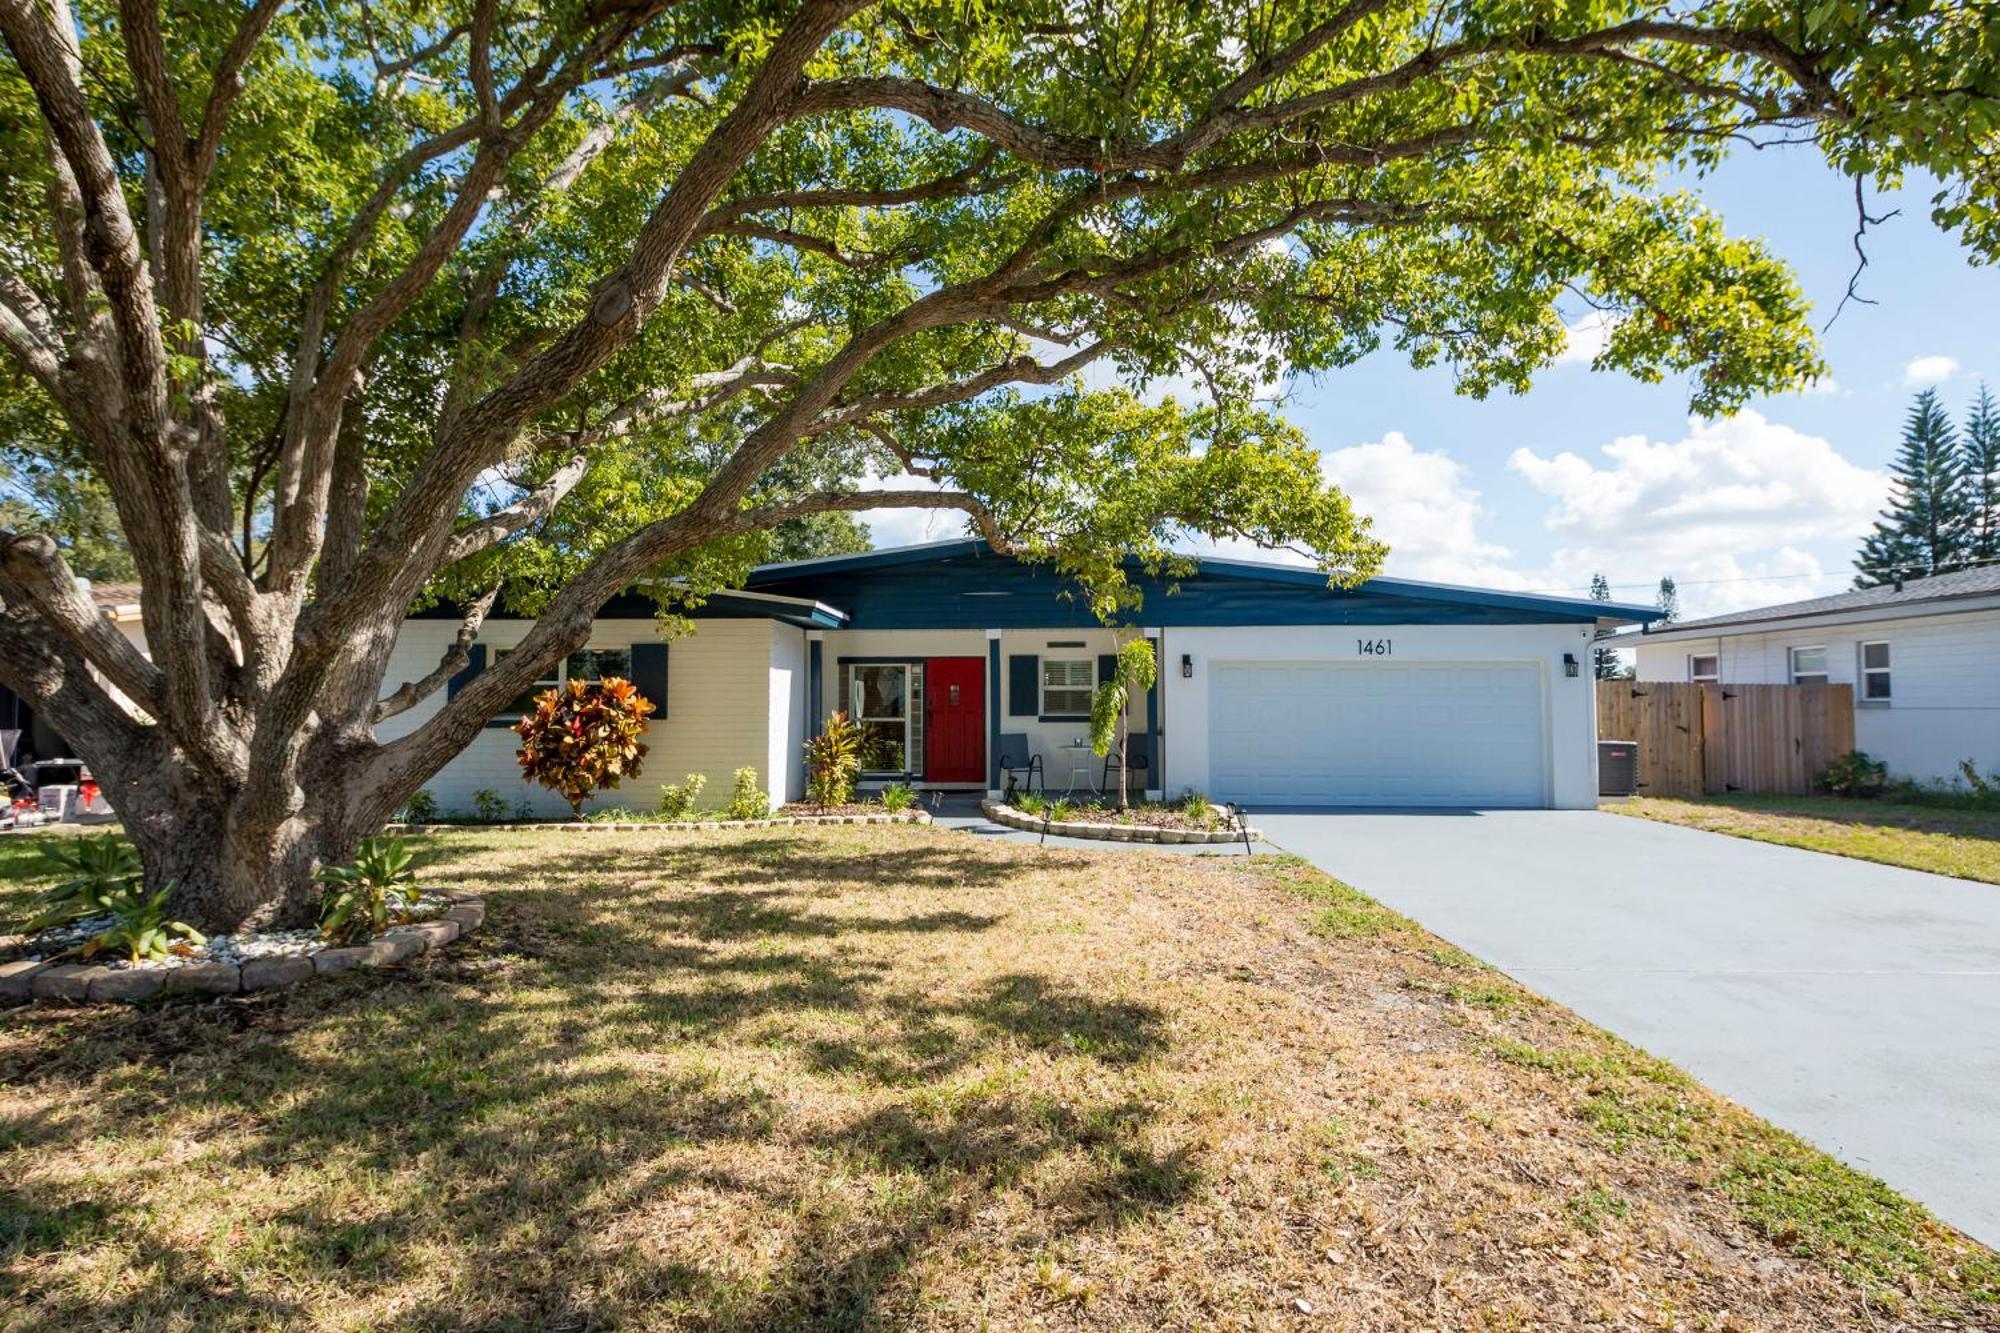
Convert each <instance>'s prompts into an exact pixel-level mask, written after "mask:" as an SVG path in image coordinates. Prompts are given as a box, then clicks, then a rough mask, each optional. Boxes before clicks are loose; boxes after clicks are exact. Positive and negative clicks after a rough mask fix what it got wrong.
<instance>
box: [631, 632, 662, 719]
mask: <svg viewBox="0 0 2000 1333" xmlns="http://www.w3.org/2000/svg"><path fill="white" fill-rule="evenodd" d="M632 683H633V684H634V685H637V686H638V687H639V693H641V694H643V695H645V696H646V697H647V698H648V699H650V700H652V702H653V716H654V717H656V718H664V717H665V716H666V715H667V645H665V644H664V643H635V644H633V645H632Z"/></svg>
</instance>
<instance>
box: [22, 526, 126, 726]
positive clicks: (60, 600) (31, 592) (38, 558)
mask: <svg viewBox="0 0 2000 1333" xmlns="http://www.w3.org/2000/svg"><path fill="white" fill-rule="evenodd" d="M0 579H4V582H5V587H4V588H0V594H4V595H5V596H6V598H7V601H8V602H9V603H10V604H13V603H18V602H26V603H27V604H28V605H30V606H32V607H34V609H35V611H36V613H37V614H38V615H39V616H40V617H41V618H42V620H44V621H45V622H47V625H48V627H49V628H50V629H52V630H54V631H56V632H58V633H60V634H61V635H62V636H63V637H64V638H66V639H68V640H69V641H70V642H71V643H73V644H75V645H76V647H77V648H78V649H79V650H80V651H81V652H82V653H83V656H84V658H85V659H86V660H87V661H88V662H89V663H90V664H91V665H92V666H94V667H96V668H97V669H98V670H99V671H101V672H103V673H104V675H105V678H106V679H108V680H109V681H110V682H111V683H112V684H113V685H115V686H117V687H118V688H119V689H120V690H123V691H124V692H125V695H126V697H127V698H129V699H131V700H132V701H133V702H134V703H136V704H137V705H138V706H139V707H141V708H143V709H145V710H146V711H147V712H149V713H151V714H153V715H154V716H156V717H157V716H159V715H160V714H161V713H162V712H164V711H165V709H164V705H163V702H162V701H163V699H164V697H165V695H164V680H163V678H162V676H161V674H160V669H159V668H158V667H156V666H154V665H153V664H152V663H151V662H149V661H148V660H146V655H145V654H144V653H142V652H140V651H139V649H138V647H137V646H136V645H134V644H133V642H132V641H131V640H130V639H128V638H126V637H125V636H124V635H123V634H120V633H119V632H118V630H117V629H116V628H115V627H114V626H113V625H112V624H111V622H110V621H108V620H106V619H105V618H104V616H103V614H102V613H101V612H99V611H98V609H97V607H96V605H95V604H94V603H92V601H91V600H90V598H89V597H87V596H86V595H85V594H84V591H83V589H82V587H81V586H80V585H78V583H77V581H76V576H75V575H74V574H72V573H71V572H70V568H69V564H68V563H67V562H66V561H65V560H64V559H63V557H62V552H61V551H60V550H58V549H57V547H56V543H55V539H54V538H52V537H47V536H43V535H41V534H39V533H31V534H25V535H23V534H17V533H12V532H7V531H5V530H0Z"/></svg>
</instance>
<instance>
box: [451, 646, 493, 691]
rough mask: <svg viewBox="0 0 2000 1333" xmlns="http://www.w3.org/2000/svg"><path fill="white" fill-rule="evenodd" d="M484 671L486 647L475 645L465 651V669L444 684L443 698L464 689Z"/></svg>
mask: <svg viewBox="0 0 2000 1333" xmlns="http://www.w3.org/2000/svg"><path fill="white" fill-rule="evenodd" d="M484 670H486V645H485V644H483V643H475V644H473V645H472V646H471V647H470V648H468V649H466V650H465V669H464V670H462V671H460V672H459V673H458V674H456V675H454V676H453V677H452V678H451V679H450V680H448V681H446V682H445V683H444V697H445V698H447V699H449V698H451V696H452V695H454V694H457V693H458V692H459V691H460V690H462V689H464V688H465V685H466V682H467V681H469V680H471V679H472V678H473V677H474V676H476V675H478V674H479V673H480V672H482V671H484Z"/></svg>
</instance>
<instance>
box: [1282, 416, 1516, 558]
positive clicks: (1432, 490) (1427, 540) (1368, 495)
mask: <svg viewBox="0 0 2000 1333" xmlns="http://www.w3.org/2000/svg"><path fill="white" fill-rule="evenodd" d="M1320 471H1321V472H1322V473H1324V474H1325V476H1326V478H1327V480H1329V481H1331V482H1332V483H1333V484H1334V485H1336V486H1338V487H1340V488H1341V490H1343V491H1345V492H1347V494H1348V496H1349V498H1351V499H1352V500H1353V501H1354V504H1355V507H1356V508H1357V509H1359V510H1360V511H1361V512H1362V513H1363V514H1366V515H1368V516H1369V517H1370V518H1372V519H1373V520H1374V522H1375V529H1374V530H1375V535H1376V536H1377V537H1380V538H1381V539H1382V540H1383V541H1385V542H1387V543H1389V560H1388V564H1387V565H1386V567H1385V572H1387V573H1391V574H1397V575H1400V576H1402V577H1404V578H1411V579H1429V580H1432V581H1435V582H1439V583H1481V584H1487V585H1490V586H1499V587H1519V586H1520V584H1521V577H1522V576H1521V575H1520V574H1519V573H1517V572H1516V571H1515V570H1514V569H1513V567H1512V563H1511V562H1512V559H1513V555H1514V553H1513V552H1512V551H1510V550H1509V549H1507V548H1506V547H1505V546H1501V545H1499V544H1497V543H1494V542H1490V541H1487V540H1485V539H1484V538H1482V537H1481V536H1480V535H1479V523H1480V519H1481V518H1482V517H1483V516H1485V513H1486V511H1485V509H1484V508H1483V507H1482V506H1481V505H1480V503H1479V492H1478V491H1476V490H1474V489H1473V488H1472V486H1471V485H1470V484H1469V482H1468V481H1467V478H1466V470H1465V465H1464V464H1463V463H1460V462H1459V461H1458V460H1457V459H1455V458H1453V457H1452V456H1451V455H1450V454H1448V453H1446V452H1445V451H1444V450H1442V449H1433V450H1423V449H1418V448H1416V447H1415V446H1414V445H1412V444H1411V443H1410V442H1409V440H1408V439H1406V438H1404V436H1403V434H1402V433H1401V432H1400V431H1390V432H1389V433H1388V434H1387V435H1384V436H1383V437H1382V438H1381V439H1380V440H1377V441H1374V442H1372V443H1368V444H1357V445H1353V446H1351V447H1349V448H1346V449H1331V450H1328V451H1327V452H1326V453H1324V454H1322V455H1321V456H1320Z"/></svg>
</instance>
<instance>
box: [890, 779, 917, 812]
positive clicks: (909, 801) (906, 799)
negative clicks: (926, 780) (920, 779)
mask: <svg viewBox="0 0 2000 1333" xmlns="http://www.w3.org/2000/svg"><path fill="white" fill-rule="evenodd" d="M916 803H917V789H916V788H915V787H912V786H911V785H910V784H909V783H907V782H892V783H890V784H889V785H888V786H886V787H884V788H883V789H882V808H883V809H884V810H887V811H888V812H889V813H890V814H892V815H895V814H901V813H902V812H903V811H905V810H908V809H909V808H910V807H911V806H913V805H915V804H916Z"/></svg>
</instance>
